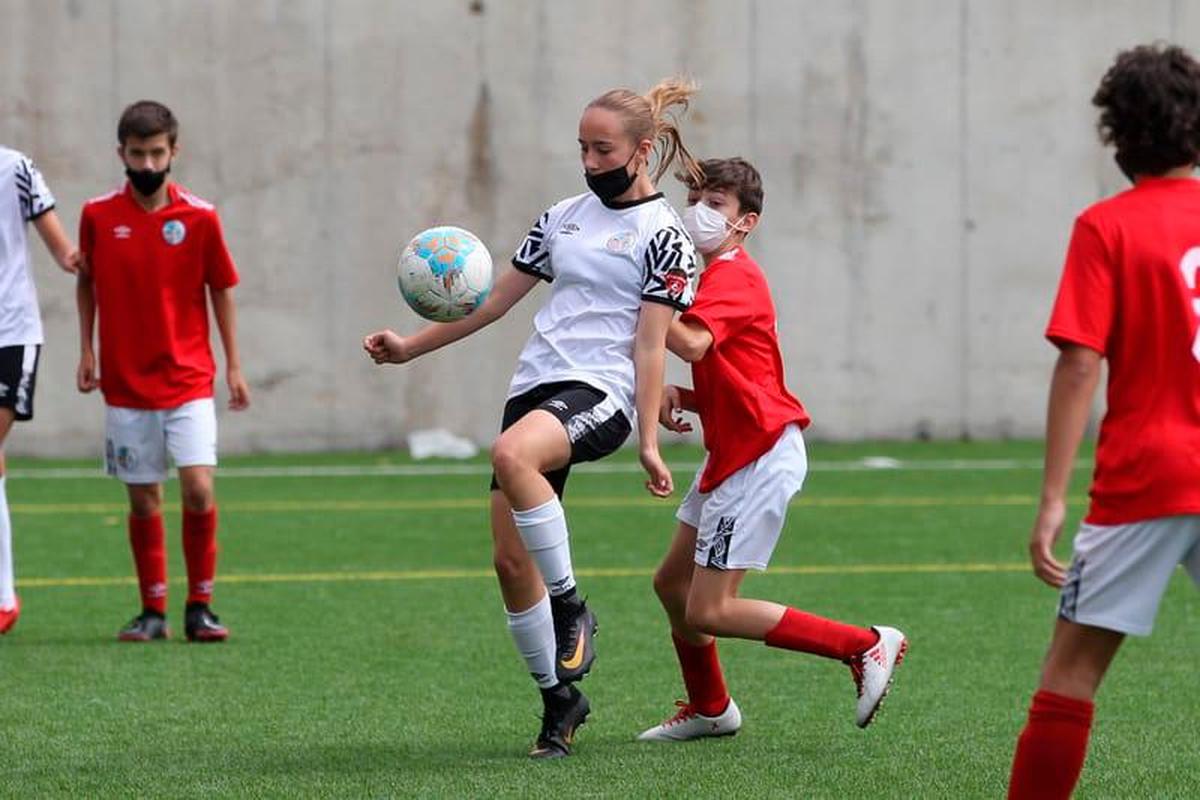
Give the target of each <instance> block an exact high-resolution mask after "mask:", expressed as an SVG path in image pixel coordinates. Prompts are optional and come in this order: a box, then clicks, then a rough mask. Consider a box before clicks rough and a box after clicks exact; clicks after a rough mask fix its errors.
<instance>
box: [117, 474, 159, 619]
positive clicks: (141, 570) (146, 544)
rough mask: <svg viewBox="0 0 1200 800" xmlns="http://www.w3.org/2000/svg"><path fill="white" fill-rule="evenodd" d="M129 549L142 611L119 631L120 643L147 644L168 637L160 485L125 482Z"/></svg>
mask: <svg viewBox="0 0 1200 800" xmlns="http://www.w3.org/2000/svg"><path fill="white" fill-rule="evenodd" d="M125 492H126V494H127V495H128V496H129V520H128V527H129V549H130V551H131V552H132V553H133V565H134V569H135V570H136V571H137V579H138V593H139V594H140V596H141V600H142V612H141V614H139V615H138V616H137V617H135V618H134V619H133V620H132V621H131V622H130V623H129V624H128V625H127V626H125V627H124V628H122V629H121V631H120V633H118V634H117V638H118V639H120V640H121V641H123V642H147V641H152V640H156V639H165V638H167V636H168V635H169V632H168V630H167V626H166V615H167V548H166V534H165V531H164V529H163V518H162V484H161V483H127V484H125Z"/></svg>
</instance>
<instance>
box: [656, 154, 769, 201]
mask: <svg viewBox="0 0 1200 800" xmlns="http://www.w3.org/2000/svg"><path fill="white" fill-rule="evenodd" d="M700 171H701V172H703V173H704V179H703V180H701V181H696V179H695V178H693V177H692V176H691V175H688V174H686V173H683V172H677V173H675V177H676V178H678V179H679V180H680V181H682V182H683V183H684V184H685V185H686V186H687V187H688V189H690V190H691V191H694V192H698V191H702V190H704V189H722V190H725V191H728V192H732V193H733V194H734V196H736V197H737V201H738V210H739V211H741V212H742V213H743V214H749V213H751V212H753V213H755V214H761V213H762V207H763V189H762V176H761V175H759V174H758V170H756V169H755V168H754V165H753V164H751V163H750V162H749V161H747V160H745V159H744V158H737V157H734V158H708V159H705V160H704V161H701V162H700Z"/></svg>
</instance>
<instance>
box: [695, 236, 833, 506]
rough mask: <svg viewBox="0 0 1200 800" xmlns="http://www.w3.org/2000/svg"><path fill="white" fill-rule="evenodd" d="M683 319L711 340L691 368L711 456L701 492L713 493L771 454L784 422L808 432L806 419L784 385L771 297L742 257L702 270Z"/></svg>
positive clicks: (730, 256) (741, 253) (734, 254)
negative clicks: (724, 481) (737, 473)
mask: <svg viewBox="0 0 1200 800" xmlns="http://www.w3.org/2000/svg"><path fill="white" fill-rule="evenodd" d="M681 319H682V320H684V321H688V322H698V323H700V324H701V325H703V326H704V327H705V328H708V330H709V332H710V333H712V337H713V343H712V347H710V348H709V350H708V352H707V353H705V354H704V358H702V359H700V360H699V361H696V362H694V363H693V364H692V381H693V384H694V387H695V397H696V411H697V413H698V414H699V415H700V422H701V423H702V424H703V425H704V447H705V449H706V450H708V464H707V465H706V466H705V468H704V473H703V474H702V475H701V476H700V487H699V488H700V491H702V492H711V491H712V490H713V489H715V488H716V487H717V486H718V485H720V483H721V481H723V480H725V479H726V478H728V477H729V476H730V475H732V474H733V473H735V472H737V471H738V470H739V469H741V468H742V467H744V466H746V465H747V464H749V463H750V462H752V461H754V460H755V459H756V458H758V457H759V456H761V455H762V454H763V453H765V452H767V451H768V450H770V449H771V448H772V447H773V446H774V445H775V441H776V440H777V439H778V438H779V435H780V433H781V432H782V431H783V429H784V428H785V427H787V425H788V424H789V423H792V422H795V423H798V424H799V425H800V427H801V428H807V427H808V424H809V422H810V421H811V420H810V419H809V417H808V413H807V412H806V411H805V410H804V406H803V405H801V403H800V401H799V400H797V399H796V398H795V397H793V396H792V394H791V393H790V392H789V391H788V390H787V386H785V385H784V382H783V357H782V356H781V355H780V352H779V336H778V334H777V333H776V330H775V304H774V302H772V300H771V290H770V289H769V288H768V286H767V279H766V276H764V275H763V273H762V270H761V269H760V268H759V266H758V264H756V263H755V262H754V260H753V259H752V258H750V256H749V255H748V254H747V253H746V251H745V250H743V249H742V248H741V247H738V248H736V249H734V250H731V251H729V252H728V253H725V254H723V255H721V256H719V257H717V258H716V259H714V260H713V262H712V263H711V264H709V265H708V266H707V267H706V268H705V270H704V272H702V273H701V274H700V284H699V287H698V288H697V289H696V298H695V300H694V301H693V302H692V307H691V308H690V309H688V310H687V311H686V312H685V313H684V314H683V316H682V317H681Z"/></svg>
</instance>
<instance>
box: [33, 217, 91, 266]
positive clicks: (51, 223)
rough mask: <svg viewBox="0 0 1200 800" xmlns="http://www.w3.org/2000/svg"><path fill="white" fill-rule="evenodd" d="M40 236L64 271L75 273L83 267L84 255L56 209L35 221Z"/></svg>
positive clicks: (34, 224) (34, 225)
mask: <svg viewBox="0 0 1200 800" xmlns="http://www.w3.org/2000/svg"><path fill="white" fill-rule="evenodd" d="M33 227H34V228H36V229H37V232H38V236H40V237H42V242H43V243H45V245H46V249H47V250H49V251H50V255H52V256H53V257H54V261H55V262H56V263H57V264H58V266H60V267H61V268H62V269H63V271H64V272H70V273H75V272H79V270H80V269H81V268H82V267H83V255H82V254H81V253H80V252H79V248H77V247H76V246H75V245H74V244H73V243H72V242H71V239H70V238H69V237H68V236H67V232H66V231H65V230H63V226H62V222H61V221H60V220H59V218H58V213H57V212H55V211H47V212H46V213H45V214H42V215H41V216H40V217H38V218H37V219H35V220H34V221H33Z"/></svg>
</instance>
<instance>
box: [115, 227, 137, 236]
mask: <svg viewBox="0 0 1200 800" xmlns="http://www.w3.org/2000/svg"><path fill="white" fill-rule="evenodd" d="M130 236H133V228H130V227H129V226H128V225H117V226H116V227H114V228H113V238H114V239H128V238H129V237H130Z"/></svg>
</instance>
